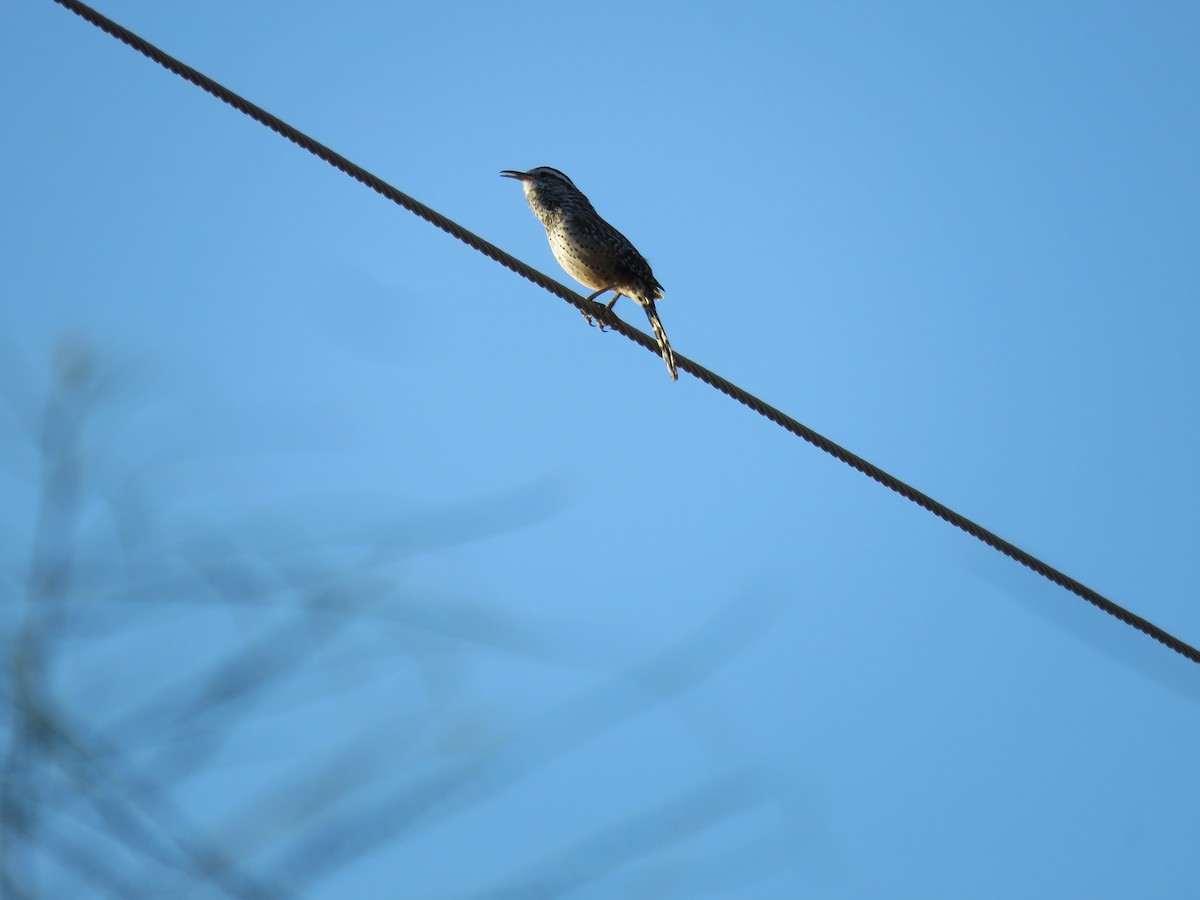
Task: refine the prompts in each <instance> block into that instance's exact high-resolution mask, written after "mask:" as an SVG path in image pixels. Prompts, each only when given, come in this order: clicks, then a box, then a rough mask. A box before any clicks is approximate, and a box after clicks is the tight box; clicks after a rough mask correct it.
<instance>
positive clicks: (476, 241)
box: [54, 0, 1200, 663]
mask: <svg viewBox="0 0 1200 900" xmlns="http://www.w3.org/2000/svg"><path fill="white" fill-rule="evenodd" d="M54 2H55V3H57V4H58V5H59V6H62V7H65V8H66V9H68V10H70V11H71V12H73V13H75V14H76V15H78V16H80V17H81V18H83V19H85V20H86V21H88V22H90V23H91V24H93V25H95V26H96V27H97V28H99V29H100V30H101V31H103V32H105V33H106V34H109V35H111V36H112V37H114V38H116V39H117V40H119V41H121V42H122V43H124V44H127V45H129V46H130V47H132V48H133V49H134V50H136V51H138V52H139V53H141V54H142V55H144V56H146V57H149V58H150V59H152V60H153V61H154V62H156V63H158V64H159V65H160V66H162V67H163V68H165V69H167V70H168V71H171V72H174V73H175V74H176V75H178V76H179V77H180V78H183V79H185V80H187V81H190V82H191V83H192V84H194V85H196V86H197V87H199V88H201V89H203V90H205V91H207V92H208V93H210V94H212V95H213V96H214V97H216V98H217V99H218V100H221V101H222V102H224V103H227V104H229V105H230V106H232V107H233V108H234V109H236V110H238V111H239V112H243V113H245V114H246V115H248V116H249V117H250V118H252V119H254V120H255V121H256V122H259V123H261V124H263V125H265V126H266V127H268V128H270V129H271V130H272V131H274V132H275V133H276V134H278V135H280V136H281V137H284V138H287V139H288V140H289V141H291V142H292V143H294V144H297V145H298V146H300V147H303V148H304V149H305V150H307V151H308V152H309V153H312V154H313V155H314V156H316V157H318V158H319V159H322V160H324V161H325V162H327V163H329V164H330V165H331V166H333V167H334V168H335V169H338V170H340V171H342V172H344V173H345V174H347V175H349V176H350V177H351V178H353V179H354V180H355V181H359V182H361V183H363V184H365V185H366V186H367V187H369V188H370V189H371V190H373V191H375V192H376V193H379V194H382V195H383V196H384V197H386V198H387V199H389V200H391V201H392V202H393V203H396V204H398V205H399V206H402V207H404V208H405V209H407V210H408V211H409V212H411V213H414V214H415V215H418V216H420V217H421V218H422V219H424V220H425V221H426V222H429V223H430V224H431V225H436V226H437V227H438V228H440V229H442V231H445V232H446V233H447V234H450V235H452V236H454V237H456V238H458V239H459V240H460V241H462V242H463V243H464V244H466V245H467V246H468V247H471V248H473V249H475V250H478V251H479V252H480V253H482V254H483V255H484V256H487V257H490V258H491V259H493V260H495V261H496V262H498V263H500V265H502V266H505V267H506V268H509V269H511V270H512V271H514V272H516V273H517V274H518V275H520V276H521V277H523V278H527V279H529V280H530V281H532V282H533V283H534V284H536V285H537V286H538V287H540V288H543V289H545V290H547V291H549V292H550V293H552V294H554V295H555V296H556V297H561V298H562V299H563V300H566V301H567V302H568V303H570V304H571V305H572V306H574V307H575V308H577V309H579V310H580V311H582V312H584V313H586V314H587V315H589V316H591V317H592V318H594V319H596V320H598V321H600V322H602V323H604V324H605V325H606V326H608V327H610V328H612V329H613V330H614V331H616V332H618V333H620V334H622V335H624V336H625V337H627V338H629V339H630V340H631V341H633V342H634V343H636V344H640V345H641V346H642V347H644V348H645V349H647V350H649V351H651V352H652V353H654V354H656V355H657V354H658V352H659V351H658V345H657V344H656V343H655V342H654V340H653V339H652V338H650V337H649V336H648V335H646V334H644V333H642V332H641V331H638V330H637V329H636V328H633V327H631V326H629V325H627V324H625V322H623V321H621V320H620V319H618V318H617V317H616V316H614V315H612V313H610V312H609V311H608V309H607V308H606V307H605V306H604V304H602V303H596V302H594V301H590V300H587V299H585V298H584V297H582V296H580V295H579V294H577V293H575V292H574V291H572V290H570V289H569V288H567V287H565V286H564V285H562V284H560V283H559V282H557V281H555V280H554V279H552V278H548V277H547V276H545V275H543V274H542V273H541V272H539V271H537V270H536V269H534V268H533V267H531V266H529V265H527V264H525V263H523V262H522V261H521V260H519V259H517V258H516V257H515V256H512V255H510V254H508V253H505V252H504V251H503V250H501V249H500V248H499V247H497V246H496V245H495V244H492V243H489V242H488V241H485V240H484V239H483V238H481V237H479V236H478V235H477V234H474V233H473V232H470V231H468V230H467V229H466V228H463V227H462V226H461V225H459V224H458V223H457V222H453V221H451V220H450V219H447V218H446V217H445V216H443V215H442V214H441V213H439V212H437V211H436V210H433V209H430V208H429V207H428V206H426V205H425V204H424V203H421V202H419V201H417V200H414V199H413V198H412V197H410V196H408V195H407V194H405V193H403V192H401V191H399V190H397V189H396V188H394V187H392V186H391V185H390V184H388V183H387V182H385V181H383V180H382V179H381V178H378V177H377V176H375V175H372V174H371V173H370V172H368V171H367V170H366V169H364V168H362V167H361V166H357V165H355V164H354V163H352V162H350V160H348V159H346V157H344V156H342V155H341V154H339V153H335V152H334V151H333V150H331V149H329V148H328V147H326V146H325V145H324V144H321V143H319V142H317V141H315V140H313V139H312V138H311V137H309V136H308V135H306V134H304V132H302V131H299V130H298V129H296V128H293V127H292V126H291V125H289V124H288V123H287V122H284V121H283V120H282V119H279V118H277V117H275V116H273V115H271V114H270V113H269V112H267V111H266V110H265V109H262V108H261V107H258V106H255V105H254V104H253V103H251V102H250V101H249V100H247V99H245V98H244V97H241V96H239V95H238V94H235V93H234V92H233V91H231V90H229V89H228V88H227V87H224V86H223V85H220V84H218V83H217V82H215V81H213V80H212V79H211V78H209V77H208V76H207V75H204V74H202V73H201V72H198V71H196V70H195V69H193V68H192V67H191V66H188V65H185V64H184V63H182V62H180V61H179V60H177V59H175V58H174V57H173V56H170V55H168V54H167V53H164V52H163V51H162V50H160V49H159V48H158V47H155V46H154V45H153V44H151V43H150V42H149V41H147V40H145V39H143V38H141V37H139V36H138V35H136V34H134V33H133V32H132V31H130V30H128V29H127V28H124V27H122V26H120V25H118V24H117V23H116V22H114V21H112V20H111V19H108V18H106V17H104V16H102V15H100V13H98V12H96V10H94V9H92V8H91V7H90V6H86V5H85V4H83V3H79V2H78V0H54ZM676 360H677V362H678V365H679V368H680V369H682V370H683V371H685V372H687V373H688V374H690V375H693V376H694V377H696V378H698V379H700V380H701V381H703V382H704V383H705V384H707V385H710V386H711V387H714V388H716V389H717V390H718V391H720V392H721V393H723V394H725V395H727V396H729V397H732V398H733V399H734V400H736V401H737V402H738V403H741V404H742V405H743V406H746V407H749V408H750V409H752V410H754V411H755V412H756V413H758V414H759V415H761V416H765V417H766V418H768V419H770V420H771V421H772V422H774V423H775V424H776V425H779V426H780V427H781V428H784V429H786V430H787V431H790V432H791V433H792V434H794V435H796V436H797V437H800V438H803V439H804V440H806V441H808V442H809V443H810V444H812V445H813V446H814V447H818V448H819V449H821V450H824V451H825V452H826V453H828V454H829V455H830V456H832V457H834V458H835V459H838V460H840V461H841V462H843V463H845V464H846V465H848V466H850V467H851V468H854V469H857V470H858V471H859V472H862V473H863V474H864V475H866V476H867V477H868V478H871V479H874V480H875V481H877V482H879V483H880V484H882V485H883V486H884V487H886V488H889V489H891V490H893V491H895V492H896V493H897V494H899V495H900V496H902V497H904V498H906V499H908V500H911V501H912V502H913V503H915V504H917V506H920V507H921V508H922V509H925V510H928V511H929V512H931V513H933V514H934V515H935V516H937V517H938V518H939V519H943V520H944V521H946V522H949V523H950V524H951V525H953V526H954V527H955V528H959V529H961V530H962V531H965V532H966V533H967V534H969V535H971V536H972V537H974V538H977V539H978V540H980V541H983V543H985V544H987V545H988V546H989V547H991V548H992V549H994V550H998V551H1000V552H1001V553H1003V554H1004V555H1005V556H1007V557H1009V558H1010V559H1013V560H1016V561H1017V562H1019V563H1020V564H1021V565H1023V566H1025V567H1027V568H1029V569H1032V570H1033V571H1034V572H1036V573H1037V574H1039V575H1041V576H1042V577H1043V578H1046V579H1048V580H1049V581H1052V582H1054V583H1055V584H1057V585H1058V586H1059V587H1062V588H1065V589H1066V590H1068V591H1070V592H1071V593H1072V594H1075V595H1076V596H1078V597H1082V598H1083V599H1084V600H1086V601H1087V602H1088V603H1091V604H1092V605H1093V606H1095V607H1097V608H1099V609H1101V610H1103V611H1104V612H1106V613H1108V614H1109V615H1110V616H1114V617H1116V618H1117V619H1120V620H1121V621H1122V622H1124V623H1125V624H1126V625H1129V626H1131V627H1133V628H1136V629H1137V630H1138V631H1140V632H1142V633H1143V634H1146V635H1149V636H1150V637H1152V638H1154V640H1156V641H1158V642H1159V643H1161V644H1164V645H1166V646H1167V647H1170V648H1171V649H1172V650H1174V651H1175V652H1176V653H1179V654H1181V655H1183V656H1186V657H1187V658H1188V659H1190V660H1191V661H1192V662H1194V663H1200V650H1197V649H1196V648H1195V647H1193V646H1191V645H1190V644H1188V643H1186V642H1184V641H1182V640H1180V639H1179V638H1177V637H1175V636H1174V635H1173V634H1171V633H1170V632H1168V631H1165V630H1163V629H1162V628H1159V627H1158V626H1157V625H1155V624H1154V623H1153V622H1150V621H1147V620H1146V619H1143V618H1142V617H1141V616H1139V615H1136V614H1135V613H1132V612H1130V611H1129V610H1127V609H1125V608H1124V607H1123V606H1120V605H1118V604H1116V603H1114V602H1113V601H1112V600H1109V599H1108V598H1107V597H1105V596H1103V595H1101V594H1099V593H1097V592H1096V591H1094V590H1092V589H1091V588H1090V587H1088V586H1087V585H1085V584H1083V583H1081V582H1079V581H1076V580H1075V579H1074V578H1072V577H1070V576H1069V575H1067V574H1065V573H1063V572H1060V571H1059V570H1058V569H1056V568H1054V567H1053V566H1051V565H1049V564H1047V563H1045V562H1043V561H1042V560H1040V559H1038V558H1037V557H1036V556H1034V555H1033V554H1031V553H1027V552H1026V551H1024V550H1022V549H1021V548H1020V547H1018V546H1016V545H1015V544H1012V543H1009V542H1008V541H1006V540H1004V539H1003V538H1001V537H1000V536H998V535H996V534H993V533H992V532H991V531H988V530H987V529H986V528H984V527H983V526H982V525H979V524H977V523H976V522H973V521H972V520H970V519H968V518H967V517H966V516H963V515H961V514H960V513H957V512H955V511H954V510H952V509H950V507H948V506H946V505H944V504H942V503H939V502H938V501H937V500H934V499H933V498H932V497H930V496H929V495H927V494H924V493H922V492H921V491H919V490H917V489H916V488H914V487H912V486H911V485H909V484H906V483H905V482H903V481H901V480H900V479H899V478H897V477H895V476H894V475H891V474H889V473H887V472H885V471H884V470H883V469H880V468H879V467H878V466H876V465H873V464H872V463H869V462H867V460H865V459H863V458H862V457H861V456H858V455H856V454H854V453H851V452H850V451H849V450H847V449H846V448H845V447H842V446H840V445H839V444H835V443H834V442H833V441H831V440H830V439H829V438H827V437H825V436H824V435H822V434H819V433H817V432H816V431H813V430H812V429H811V428H809V427H808V426H807V425H804V424H802V423H801V422H798V421H796V420H795V419H793V418H792V417H791V416H789V415H787V414H786V413H784V412H782V411H780V410H778V409H776V408H775V407H773V406H771V405H770V404H768V403H765V402H763V401H762V400H760V399H758V398H757V397H755V396H754V395H753V394H750V393H748V392H746V391H744V390H742V389H741V388H740V387H738V386H737V385H736V384H733V383H732V382H730V381H727V380H725V379H724V378H722V377H721V376H720V375H717V374H716V373H715V372H711V371H709V370H708V369H706V368H704V366H702V365H700V364H699V363H695V362H692V361H691V360H690V359H688V358H687V357H685V356H679V355H678V354H676Z"/></svg>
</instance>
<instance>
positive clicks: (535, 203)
mask: <svg viewBox="0 0 1200 900" xmlns="http://www.w3.org/2000/svg"><path fill="white" fill-rule="evenodd" d="M500 174H501V175H503V176H505V177H506V178H515V179H517V180H518V181H519V182H521V186H522V187H524V188H525V199H526V200H527V201H529V206H530V207H531V208H532V209H533V212H534V215H536V216H537V217H538V218H539V219H541V220H542V225H544V226H545V228H546V238H547V239H548V240H549V241H550V249H551V251H553V253H554V258H555V259H557V260H558V264H559V265H560V266H562V267H563V268H564V269H565V270H566V271H567V274H568V275H570V276H571V277H572V278H574V279H575V280H576V281H578V282H579V283H580V284H582V285H584V286H585V287H589V288H591V289H592V290H593V291H594V293H592V294H591V296H589V297H588V299H589V300H595V299H596V298H597V297H599V296H600V295H601V294H604V293H607V292H608V291H615V292H616V295H615V296H614V297H613V298H612V300H610V301H609V303H608V308H609V309H610V310H611V309H612V308H613V304H615V303H616V302H617V301H618V300H620V299H621V297H628V298H629V299H630V300H633V301H634V302H635V303H637V304H638V305H639V306H640V307H641V308H642V309H644V310H645V311H646V317H647V318H649V319H650V327H651V328H652V329H653V330H654V337H655V339H656V340H657V341H658V349H659V352H660V353H662V358H663V361H664V362H665V363H666V364H667V370H668V371H669V372H670V373H671V377H672V378H674V379H676V380H678V378H679V373H678V372H677V371H676V369H675V354H674V353H673V352H672V351H671V345H670V343H668V342H667V332H666V331H665V330H663V326H662V322H661V321H660V320H659V318H658V310H656V309H655V308H654V301H655V300H659V299H661V298H662V295H663V288H662V285H661V284H659V283H658V281H657V280H656V279H655V277H654V273H653V272H651V271H650V263H648V262H646V260H645V258H644V257H643V256H642V254H640V253H638V252H637V250H636V249H635V248H634V246H633V244H631V243H630V242H629V238H627V237H625V235H623V234H621V232H619V231H617V229H615V228H613V227H612V226H611V225H609V224H608V223H607V222H605V221H604V220H603V219H602V218H600V215H599V213H597V212H596V210H595V209H594V208H593V207H592V204H591V202H590V201H589V200H588V198H587V197H585V196H584V195H583V192H582V191H580V190H579V188H577V187H575V184H574V182H572V181H571V179H570V178H568V177H567V176H566V175H564V174H563V173H562V172H560V171H558V169H552V168H550V167H549V166H538V167H537V168H536V169H530V170H529V171H528V172H517V171H515V170H513V169H505V170H504V171H503V172H501V173H500ZM584 315H585V316H586V317H587V319H588V321H589V322H590V321H591V316H587V314H586V313H584Z"/></svg>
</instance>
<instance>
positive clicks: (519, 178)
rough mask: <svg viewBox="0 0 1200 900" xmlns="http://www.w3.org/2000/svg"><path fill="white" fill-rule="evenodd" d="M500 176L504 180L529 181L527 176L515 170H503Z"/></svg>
mask: <svg viewBox="0 0 1200 900" xmlns="http://www.w3.org/2000/svg"><path fill="white" fill-rule="evenodd" d="M500 174H501V175H503V176H504V177H505V178H515V179H517V181H528V180H529V176H528V175H526V174H525V173H524V172H518V171H517V170H516V169H505V170H504V171H503V172H501V173H500Z"/></svg>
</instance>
